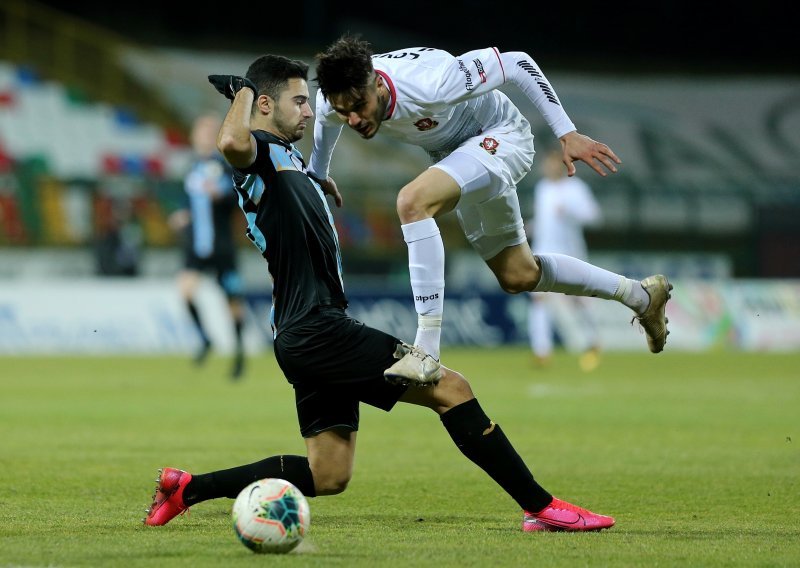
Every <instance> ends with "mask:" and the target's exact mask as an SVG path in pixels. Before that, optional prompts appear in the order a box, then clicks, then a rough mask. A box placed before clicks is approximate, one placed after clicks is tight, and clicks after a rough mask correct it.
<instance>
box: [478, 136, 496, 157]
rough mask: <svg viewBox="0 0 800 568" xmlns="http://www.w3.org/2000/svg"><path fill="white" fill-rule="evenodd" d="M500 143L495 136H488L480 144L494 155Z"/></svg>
mask: <svg viewBox="0 0 800 568" xmlns="http://www.w3.org/2000/svg"><path fill="white" fill-rule="evenodd" d="M499 145H500V142H498V141H497V140H495V139H494V138H489V137H488V136H487V137H486V138H484V139H483V142H481V143H480V144H479V146H480V147H481V148H483V149H484V150H486V151H487V152H489V153H490V154H491V155H492V156H494V155H495V154H496V153H497V147H498V146H499Z"/></svg>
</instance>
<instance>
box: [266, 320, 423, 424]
mask: <svg viewBox="0 0 800 568" xmlns="http://www.w3.org/2000/svg"><path fill="white" fill-rule="evenodd" d="M398 343H400V340H399V339H397V338H396V337H393V336H391V335H389V334H387V333H384V332H382V331H380V330H377V329H374V328H371V327H369V326H367V325H364V324H363V323H362V322H360V321H358V320H355V319H353V318H351V317H349V316H348V315H347V314H346V313H345V311H344V310H343V309H339V308H329V309H325V310H323V311H320V312H317V313H314V314H311V315H309V316H307V317H306V318H304V319H303V320H301V321H300V322H299V323H297V324H295V325H293V326H292V327H291V328H289V329H286V330H283V331H281V332H280V333H279V334H278V337H277V338H276V339H275V359H276V360H277V362H278V365H280V367H281V370H282V371H283V374H284V376H285V377H286V380H288V381H289V382H290V383H291V384H292V386H293V387H294V392H295V403H296V405H297V420H298V422H299V424H300V434H301V435H302V436H303V437H304V438H307V437H309V436H313V435H314V434H318V433H319V432H323V431H325V430H329V429H331V428H337V427H340V428H345V429H348V430H353V431H356V430H358V421H359V403H361V402H363V403H365V404H369V405H370V406H374V407H376V408H380V409H381V410H386V411H389V410H391V409H392V408H393V407H394V405H395V403H397V401H398V400H399V399H400V397H401V396H403V393H404V392H405V391H406V389H407V387H404V386H396V385H390V384H389V383H387V382H386V380H385V379H384V377H383V372H384V371H385V370H386V369H387V368H388V367H390V366H391V365H392V364H393V363H394V362H395V358H394V351H395V348H396V346H397V344H398Z"/></svg>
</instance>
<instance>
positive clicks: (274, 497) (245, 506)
mask: <svg viewBox="0 0 800 568" xmlns="http://www.w3.org/2000/svg"><path fill="white" fill-rule="evenodd" d="M232 517H233V530H234V531H236V536H238V537H239V540H240V541H242V544H244V545H245V546H246V547H247V548H249V549H250V550H252V551H253V552H258V553H278V554H280V553H284V552H289V551H290V550H292V549H294V548H295V547H296V546H297V545H298V544H300V541H301V540H303V537H304V536H305V534H306V532H307V531H308V525H309V524H310V522H311V513H310V511H309V508H308V501H307V500H306V497H305V495H303V494H302V493H301V492H300V490H299V489H298V488H297V487H295V486H294V485H292V484H291V483H289V482H288V481H286V480H285V479H277V478H267V479H259V480H258V481H254V482H253V483H251V484H250V485H248V486H247V487H245V488H244V489H242V491H241V492H240V493H239V495H238V497H236V501H234V503H233V510H232Z"/></svg>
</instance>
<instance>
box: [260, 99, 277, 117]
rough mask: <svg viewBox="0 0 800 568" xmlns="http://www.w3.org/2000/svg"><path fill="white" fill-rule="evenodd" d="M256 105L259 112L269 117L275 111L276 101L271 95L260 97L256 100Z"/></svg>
mask: <svg viewBox="0 0 800 568" xmlns="http://www.w3.org/2000/svg"><path fill="white" fill-rule="evenodd" d="M256 105H257V106H258V110H259V111H260V112H261V114H263V115H267V114H269V113H271V112H272V111H273V110H275V100H274V99H273V98H272V97H270V96H269V95H258V99H256Z"/></svg>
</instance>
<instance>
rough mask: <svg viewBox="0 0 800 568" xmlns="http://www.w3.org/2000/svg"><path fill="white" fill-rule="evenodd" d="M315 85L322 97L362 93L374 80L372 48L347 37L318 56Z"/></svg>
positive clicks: (357, 36)
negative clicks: (371, 79) (360, 91)
mask: <svg viewBox="0 0 800 568" xmlns="http://www.w3.org/2000/svg"><path fill="white" fill-rule="evenodd" d="M316 58H317V77H316V79H315V81H316V82H317V85H318V86H319V89H320V91H322V95H323V96H324V97H325V98H326V99H327V98H328V96H329V95H332V94H339V93H347V92H354V91H359V90H361V89H363V88H364V87H365V86H366V85H367V84H368V83H369V80H370V78H371V77H372V73H373V67H372V46H371V45H370V44H369V42H368V41H366V40H363V39H361V37H360V36H359V35H352V34H349V33H347V34H344V35H343V36H342V37H340V38H339V39H337V40H336V41H335V42H333V43H332V44H331V45H330V46H329V47H328V48H327V49H326V50H325V51H323V52H321V53H318V54H317V56H316Z"/></svg>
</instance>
